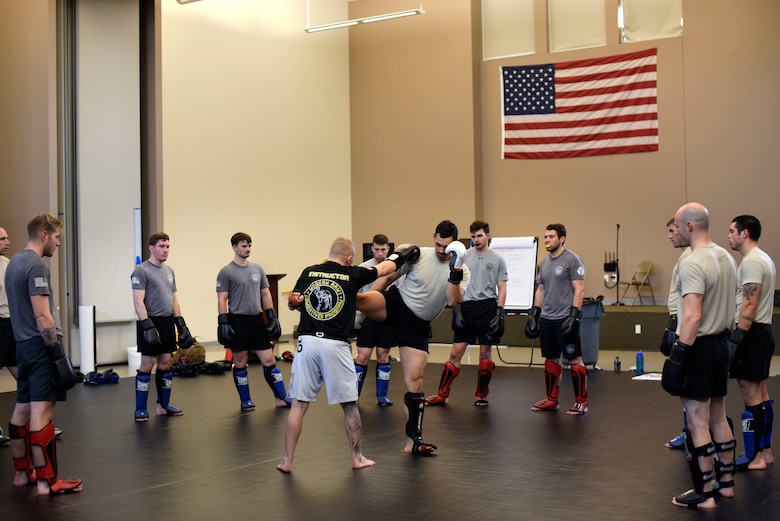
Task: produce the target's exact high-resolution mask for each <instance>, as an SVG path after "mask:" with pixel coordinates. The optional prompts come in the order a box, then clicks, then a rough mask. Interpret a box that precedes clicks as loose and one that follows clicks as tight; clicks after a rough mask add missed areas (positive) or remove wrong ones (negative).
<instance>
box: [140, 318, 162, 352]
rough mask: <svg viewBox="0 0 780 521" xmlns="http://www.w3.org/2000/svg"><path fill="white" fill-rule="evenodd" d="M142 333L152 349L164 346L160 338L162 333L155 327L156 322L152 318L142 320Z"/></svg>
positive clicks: (145, 341)
mask: <svg viewBox="0 0 780 521" xmlns="http://www.w3.org/2000/svg"><path fill="white" fill-rule="evenodd" d="M139 325H140V327H141V335H142V336H143V337H144V343H146V345H147V346H149V347H150V348H152V349H157V348H158V347H162V340H160V333H159V331H157V328H156V327H154V322H152V319H151V318H147V319H145V320H142V321H141V322H140V324H139Z"/></svg>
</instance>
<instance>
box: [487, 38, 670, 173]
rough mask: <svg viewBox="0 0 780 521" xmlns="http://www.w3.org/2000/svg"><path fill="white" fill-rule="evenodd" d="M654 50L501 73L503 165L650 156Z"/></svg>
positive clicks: (654, 137)
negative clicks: (513, 161)
mask: <svg viewBox="0 0 780 521" xmlns="http://www.w3.org/2000/svg"><path fill="white" fill-rule="evenodd" d="M656 61H657V60H656V49H648V50H645V51H638V52H634V53H630V54H622V55H619V56H607V57H603V58H594V59H590V60H577V61H570V62H563V63H548V64H543V65H528V66H523V67H502V68H501V76H502V78H501V79H502V89H503V92H504V95H503V127H504V144H503V158H504V159H555V158H563V157H582V156H597V155H607V154H628V153H632V152H652V151H657V150H658V105H657V98H656V96H657V93H656Z"/></svg>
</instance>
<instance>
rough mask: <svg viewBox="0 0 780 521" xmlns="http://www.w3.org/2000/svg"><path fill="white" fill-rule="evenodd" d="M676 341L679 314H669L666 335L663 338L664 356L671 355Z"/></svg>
mask: <svg viewBox="0 0 780 521" xmlns="http://www.w3.org/2000/svg"><path fill="white" fill-rule="evenodd" d="M675 342H677V315H669V323H668V324H667V325H666V329H665V330H664V336H663V337H662V338H661V353H663V355H664V356H669V353H671V352H672V346H673V345H674V343H675Z"/></svg>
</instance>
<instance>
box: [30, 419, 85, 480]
mask: <svg viewBox="0 0 780 521" xmlns="http://www.w3.org/2000/svg"><path fill="white" fill-rule="evenodd" d="M54 440H55V436H54V424H53V423H52V422H49V423H48V424H47V425H46V427H44V428H43V429H41V430H39V431H31V432H30V445H31V446H38V447H40V448H41V451H42V452H43V460H44V461H43V465H36V466H35V473H36V475H37V477H38V479H46V481H47V482H48V483H49V493H50V494H67V493H71V492H79V491H80V490H81V480H80V479H60V478H58V477H57V449H56V446H55V441H54ZM39 493H40V492H39Z"/></svg>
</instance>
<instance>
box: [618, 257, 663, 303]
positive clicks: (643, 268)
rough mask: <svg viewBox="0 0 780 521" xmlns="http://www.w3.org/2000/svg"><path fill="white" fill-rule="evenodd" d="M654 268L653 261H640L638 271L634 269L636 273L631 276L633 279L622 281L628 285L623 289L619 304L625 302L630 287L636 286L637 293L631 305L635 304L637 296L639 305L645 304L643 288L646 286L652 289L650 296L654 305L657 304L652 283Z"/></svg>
mask: <svg viewBox="0 0 780 521" xmlns="http://www.w3.org/2000/svg"><path fill="white" fill-rule="evenodd" d="M652 270H653V263H652V262H650V261H642V262H640V263H639V266H637V268H636V271H634V275H633V276H632V277H631V280H628V281H625V280H621V281H620V283H621V284H623V285H625V286H626V289H625V291H623V296H622V297H620V302H619V304H622V303H623V299H624V298H626V293H628V290H629V289H630V288H636V295H634V298H633V300H632V301H631V304H630V305H631V306H633V305H634V302H636V299H637V298H638V299H639V305H644V302H643V301H642V288H645V287H646V288H648V289H649V290H650V297H651V298H652V299H653V305H654V306H655V295H653V287H652V286H651V285H650V272H651V271H652Z"/></svg>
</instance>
